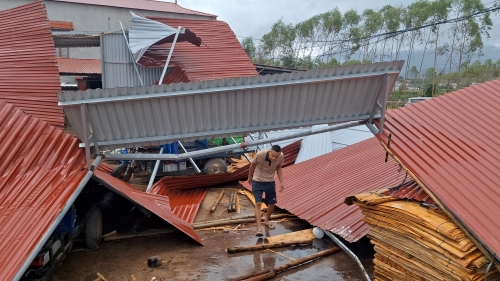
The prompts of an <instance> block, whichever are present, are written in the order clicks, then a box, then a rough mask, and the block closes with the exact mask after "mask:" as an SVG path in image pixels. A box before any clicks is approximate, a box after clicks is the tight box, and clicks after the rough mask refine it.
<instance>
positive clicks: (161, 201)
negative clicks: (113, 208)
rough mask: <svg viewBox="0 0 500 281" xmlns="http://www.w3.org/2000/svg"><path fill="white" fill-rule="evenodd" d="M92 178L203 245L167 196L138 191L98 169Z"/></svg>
mask: <svg viewBox="0 0 500 281" xmlns="http://www.w3.org/2000/svg"><path fill="white" fill-rule="evenodd" d="M94 178H95V179H96V180H98V181H99V182H101V183H102V184H104V185H106V186H107V187H108V188H111V189H113V190H114V191H116V192H117V193H118V194H120V195H122V196H124V197H125V198H128V199H130V200H132V201H134V202H136V203H138V204H139V205H141V206H143V207H145V208H146V209H148V210H149V211H151V212H153V213H154V214H156V215H157V216H159V217H160V218H162V219H164V220H165V221H167V222H169V223H170V224H172V225H173V226H174V227H176V228H177V229H179V230H180V231H182V232H184V233H185V234H187V235H188V236H189V237H191V238H193V239H194V240H196V242H198V243H200V244H202V245H203V242H202V241H201V238H200V237H199V236H198V234H196V232H195V231H194V229H193V227H192V226H191V225H190V224H189V223H188V222H186V221H185V220H183V219H181V218H180V217H178V216H176V215H175V214H174V213H173V212H172V210H171V209H170V208H171V206H170V203H169V198H168V197H165V196H160V195H156V194H150V193H146V192H142V191H139V190H137V189H136V188H135V187H133V186H132V185H130V184H128V183H126V182H124V181H122V180H119V179H117V178H115V177H113V176H111V175H110V174H107V173H106V172H103V171H100V170H99V169H97V170H96V171H94Z"/></svg>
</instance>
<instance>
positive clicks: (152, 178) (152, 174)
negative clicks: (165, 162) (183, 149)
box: [146, 147, 163, 192]
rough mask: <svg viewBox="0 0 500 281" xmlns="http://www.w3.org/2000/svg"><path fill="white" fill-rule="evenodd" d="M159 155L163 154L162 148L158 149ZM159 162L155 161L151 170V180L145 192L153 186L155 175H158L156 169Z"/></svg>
mask: <svg viewBox="0 0 500 281" xmlns="http://www.w3.org/2000/svg"><path fill="white" fill-rule="evenodd" d="M160 154H163V147H162V148H161V149H160ZM160 162H161V160H156V163H155V168H154V169H153V172H152V173H151V178H150V179H149V183H148V187H147V188H146V192H148V191H149V189H151V186H153V182H154V181H155V177H156V173H158V167H159V166H160Z"/></svg>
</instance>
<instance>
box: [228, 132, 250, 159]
mask: <svg viewBox="0 0 500 281" xmlns="http://www.w3.org/2000/svg"><path fill="white" fill-rule="evenodd" d="M230 137H231V139H232V140H233V142H234V144H237V142H236V140H235V139H234V138H233V136H230ZM243 157H245V159H247V161H248V163H252V160H250V158H248V156H247V154H246V153H243Z"/></svg>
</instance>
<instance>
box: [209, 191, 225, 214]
mask: <svg viewBox="0 0 500 281" xmlns="http://www.w3.org/2000/svg"><path fill="white" fill-rule="evenodd" d="M222 197H224V189H223V190H221V192H220V194H219V197H217V200H215V202H214V204H213V205H212V208H210V213H213V212H215V209H217V206H219V203H220V201H221V200H222Z"/></svg>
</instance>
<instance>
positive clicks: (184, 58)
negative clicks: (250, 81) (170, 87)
mask: <svg viewBox="0 0 500 281" xmlns="http://www.w3.org/2000/svg"><path fill="white" fill-rule="evenodd" d="M148 18H149V19H152V20H155V21H158V22H161V23H163V24H166V25H169V26H172V27H174V28H177V27H178V26H182V27H184V28H188V29H189V30H191V31H192V32H194V33H195V34H196V36H198V37H199V38H201V40H202V42H203V44H202V45H201V46H200V47H197V46H195V45H193V44H191V43H189V42H177V43H176V44H175V47H174V51H173V53H172V58H171V60H170V64H174V65H176V66H177V67H179V68H180V69H181V70H183V71H184V73H185V75H186V77H187V78H188V79H189V81H191V82H192V81H202V80H214V79H221V78H234V77H242V76H256V75H258V73H257V71H256V69H255V66H254V65H253V63H252V61H250V59H249V58H248V56H247V54H246V53H245V50H243V47H241V44H240V42H239V41H238V39H237V38H236V36H235V35H234V32H233V31H232V30H231V28H230V27H229V25H228V24H227V23H225V22H223V21H219V20H196V19H177V18H176V19H174V18H159V17H148ZM170 46H171V44H170V43H166V44H160V45H154V46H151V47H150V48H149V49H148V51H146V53H145V54H144V55H143V57H142V58H141V59H140V60H139V64H141V65H144V66H152V67H163V65H164V64H165V61H166V58H167V56H168V53H169V51H170ZM169 76H170V75H169V74H168V73H167V75H166V76H165V78H164V83H163V84H165V83H167V82H169V81H170V80H171V78H169Z"/></svg>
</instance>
